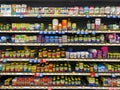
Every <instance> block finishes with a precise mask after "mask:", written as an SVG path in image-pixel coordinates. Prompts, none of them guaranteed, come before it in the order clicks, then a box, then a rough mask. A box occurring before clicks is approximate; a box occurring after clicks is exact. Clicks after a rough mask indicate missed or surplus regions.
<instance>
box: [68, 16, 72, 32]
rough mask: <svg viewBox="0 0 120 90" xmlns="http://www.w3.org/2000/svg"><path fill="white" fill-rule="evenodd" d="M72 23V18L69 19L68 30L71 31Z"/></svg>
mask: <svg viewBox="0 0 120 90" xmlns="http://www.w3.org/2000/svg"><path fill="white" fill-rule="evenodd" d="M71 27H72V23H71V21H70V18H69V19H68V26H67V30H71V29H72V28H71Z"/></svg>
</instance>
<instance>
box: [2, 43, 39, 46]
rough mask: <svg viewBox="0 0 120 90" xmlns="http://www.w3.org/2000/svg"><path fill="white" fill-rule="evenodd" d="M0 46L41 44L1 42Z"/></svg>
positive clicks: (34, 44)
mask: <svg viewBox="0 0 120 90" xmlns="http://www.w3.org/2000/svg"><path fill="white" fill-rule="evenodd" d="M0 46H40V44H39V43H0Z"/></svg>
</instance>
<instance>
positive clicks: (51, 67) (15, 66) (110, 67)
mask: <svg viewBox="0 0 120 90" xmlns="http://www.w3.org/2000/svg"><path fill="white" fill-rule="evenodd" d="M0 71H2V72H33V73H35V72H37V73H46V72H47V73H48V72H49V73H52V72H53V73H57V72H72V71H74V72H81V73H83V72H120V64H112V63H103V64H102V63H82V62H77V63H76V64H75V66H74V67H73V66H72V64H70V63H66V62H65V63H47V62H46V63H44V64H36V65H32V64H29V63H16V62H14V63H9V64H8V63H5V64H0Z"/></svg>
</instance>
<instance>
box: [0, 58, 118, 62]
mask: <svg viewBox="0 0 120 90" xmlns="http://www.w3.org/2000/svg"><path fill="white" fill-rule="evenodd" d="M32 59H35V58H32ZM42 59H44V58H42ZM0 60H1V61H4V60H6V61H29V60H30V59H29V58H10V59H9V58H1V59H0ZM38 60H41V59H40V58H38ZM45 60H46V61H119V62H120V59H67V58H60V59H57V58H56V59H52V58H51V59H46V58H45Z"/></svg>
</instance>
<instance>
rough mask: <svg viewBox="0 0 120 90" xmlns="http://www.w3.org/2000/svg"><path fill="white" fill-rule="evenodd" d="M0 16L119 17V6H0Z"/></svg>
mask: <svg viewBox="0 0 120 90" xmlns="http://www.w3.org/2000/svg"><path fill="white" fill-rule="evenodd" d="M0 7H1V9H0V13H1V15H21V14H22V15H39V14H40V15H46V14H47V15H120V6H111V7H110V6H106V7H104V6H102V7H99V6H85V7H83V6H81V7H77V6H76V7H30V6H28V5H26V4H1V6H0Z"/></svg>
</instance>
